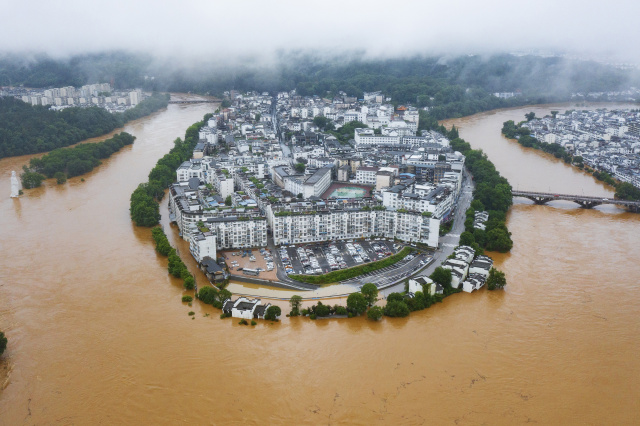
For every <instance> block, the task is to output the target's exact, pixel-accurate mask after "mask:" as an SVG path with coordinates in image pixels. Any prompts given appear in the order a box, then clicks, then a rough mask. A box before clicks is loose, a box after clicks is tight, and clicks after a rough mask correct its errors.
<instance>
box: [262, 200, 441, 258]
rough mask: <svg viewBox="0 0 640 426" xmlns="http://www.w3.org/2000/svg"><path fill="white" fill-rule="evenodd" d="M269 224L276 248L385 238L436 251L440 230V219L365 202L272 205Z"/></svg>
mask: <svg viewBox="0 0 640 426" xmlns="http://www.w3.org/2000/svg"><path fill="white" fill-rule="evenodd" d="M372 206H373V207H372ZM267 220H268V221H269V224H270V225H271V229H272V232H273V239H274V244H276V245H279V244H298V243H307V242H316V241H328V240H336V239H348V238H367V237H372V236H382V237H386V238H398V239H401V240H404V241H409V242H418V243H422V244H426V245H428V246H430V247H437V246H438V236H439V229H440V220H438V219H434V218H431V217H427V216H423V215H421V214H419V213H415V212H413V213H410V212H397V211H388V210H383V209H382V207H381V206H380V205H379V204H377V203H376V202H370V201H363V200H356V201H353V202H350V203H338V202H337V201H327V202H318V203H315V204H312V203H291V204H281V205H271V206H269V207H268V208H267Z"/></svg>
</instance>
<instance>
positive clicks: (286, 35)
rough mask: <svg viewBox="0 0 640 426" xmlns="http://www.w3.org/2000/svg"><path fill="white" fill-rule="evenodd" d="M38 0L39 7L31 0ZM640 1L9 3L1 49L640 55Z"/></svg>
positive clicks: (219, 57)
mask: <svg viewBox="0 0 640 426" xmlns="http://www.w3.org/2000/svg"><path fill="white" fill-rule="evenodd" d="M34 3H35V5H34ZM638 16H640V3H638V2H632V1H620V0H617V1H610V2H606V3H602V2H597V3H596V2H592V1H584V0H581V1H576V0H567V1H562V2H557V1H550V0H538V1H510V2H506V1H496V0H485V1H483V2H478V1H475V0H473V1H462V0H453V1H448V2H444V1H442V2H433V1H431V2H425V1H404V2H398V3H393V2H388V1H385V2H382V1H367V2H364V1H363V2H352V1H344V0H343V1H335V0H327V1H323V2H300V1H277V2H276V1H274V2H269V1H233V2H231V1H224V2H223V1H217V0H214V1H211V0H208V1H200V0H187V1H180V2H169V1H149V0H137V1H130V0H109V1H106V0H97V1H94V0H92V1H86V0H82V1H80V0H67V1H64V0H63V1H55V2H54V1H37V2H18V1H13V2H12V4H8V5H4V6H3V23H2V25H1V26H0V52H8V53H20V54H25V53H47V54H48V55H50V56H53V57H57V58H62V57H66V56H70V55H75V54H81V53H91V52H99V51H104V50H115V49H121V50H128V51H134V52H146V53H150V54H153V55H155V56H158V57H164V58H174V59H175V60H177V61H184V62H194V61H195V62H197V61H202V62H227V61H230V62H240V63H243V62H256V61H266V60H272V59H273V58H274V57H276V56H277V53H278V52H279V51H282V50H286V51H289V50H314V51H318V52H322V53H323V54H325V55H329V56H331V55H334V54H338V53H340V52H344V51H348V52H353V51H358V52H363V55H364V56H365V57H398V56H406V55H414V54H424V55H460V54H492V53H498V52H522V53H544V52H547V53H569V54H572V55H576V56H579V57H586V58H591V59H601V60H608V61H617V62H633V63H640V51H639V50H638V49H635V48H634V45H635V42H636V40H638V38H639V37H638V36H639V35H640V26H639V25H637V17H638Z"/></svg>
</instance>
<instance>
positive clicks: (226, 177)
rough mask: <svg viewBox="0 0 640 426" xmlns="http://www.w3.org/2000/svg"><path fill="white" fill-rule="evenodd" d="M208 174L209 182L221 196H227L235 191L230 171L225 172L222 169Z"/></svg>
mask: <svg viewBox="0 0 640 426" xmlns="http://www.w3.org/2000/svg"><path fill="white" fill-rule="evenodd" d="M227 173H228V172H227ZM210 176H211V184H212V185H213V186H214V188H215V189H216V191H217V192H218V194H219V195H220V196H221V197H222V198H227V197H228V196H229V195H231V194H233V193H234V192H235V189H234V184H233V176H232V175H231V174H230V173H229V174H226V173H224V172H223V171H222V170H216V171H214V172H213V173H210Z"/></svg>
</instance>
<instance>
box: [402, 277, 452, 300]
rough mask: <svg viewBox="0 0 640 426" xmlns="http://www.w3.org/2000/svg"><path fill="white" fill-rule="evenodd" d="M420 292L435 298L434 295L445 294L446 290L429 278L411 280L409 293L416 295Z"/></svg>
mask: <svg viewBox="0 0 640 426" xmlns="http://www.w3.org/2000/svg"><path fill="white" fill-rule="evenodd" d="M418 291H421V292H423V293H424V294H428V295H430V296H433V295H434V294H443V293H444V288H443V287H442V285H440V284H438V283H434V282H433V280H432V279H431V278H429V277H427V276H421V277H415V278H409V292H410V293H413V294H415V293H416V292H418Z"/></svg>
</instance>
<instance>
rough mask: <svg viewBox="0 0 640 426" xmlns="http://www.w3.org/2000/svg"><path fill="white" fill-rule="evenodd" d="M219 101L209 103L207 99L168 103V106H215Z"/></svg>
mask: <svg viewBox="0 0 640 426" xmlns="http://www.w3.org/2000/svg"><path fill="white" fill-rule="evenodd" d="M218 102H220V101H211V100H208V99H202V100H189V101H169V103H170V104H216V103H218Z"/></svg>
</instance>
